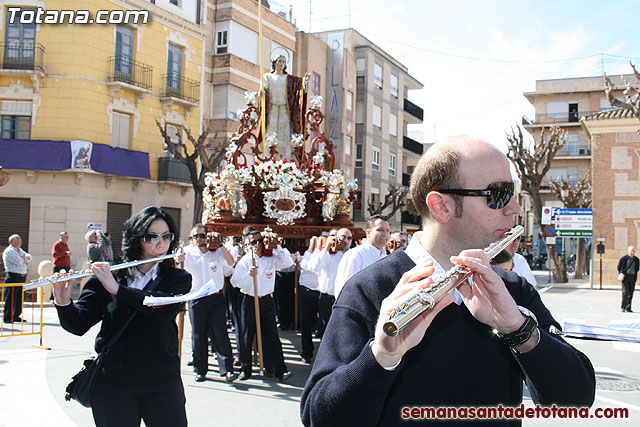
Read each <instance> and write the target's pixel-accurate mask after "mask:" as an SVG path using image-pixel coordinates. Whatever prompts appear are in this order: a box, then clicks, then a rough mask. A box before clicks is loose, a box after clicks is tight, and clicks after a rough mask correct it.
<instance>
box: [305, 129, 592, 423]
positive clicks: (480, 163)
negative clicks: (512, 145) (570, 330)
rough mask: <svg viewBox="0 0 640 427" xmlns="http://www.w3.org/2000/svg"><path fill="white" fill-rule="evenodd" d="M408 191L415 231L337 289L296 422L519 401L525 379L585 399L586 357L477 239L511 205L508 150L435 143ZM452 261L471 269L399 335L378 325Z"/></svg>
mask: <svg viewBox="0 0 640 427" xmlns="http://www.w3.org/2000/svg"><path fill="white" fill-rule="evenodd" d="M410 191H411V196H412V200H414V203H415V205H416V208H417V209H418V212H419V213H420V215H421V216H422V227H423V230H424V231H423V232H418V233H416V234H414V236H413V238H412V239H411V242H410V244H409V246H408V247H407V248H406V250H404V251H395V252H394V253H393V254H392V255H389V256H388V257H386V258H385V259H383V260H381V261H379V262H376V263H374V264H372V265H370V266H369V267H367V268H365V269H364V270H362V271H360V272H359V273H356V274H355V275H354V276H353V277H352V278H351V279H350V280H349V282H348V283H347V284H346V286H345V287H344V289H343V290H342V292H341V293H340V295H339V296H338V299H337V301H336V304H335V305H334V307H333V313H332V315H331V320H330V322H329V325H328V327H327V330H326V332H325V335H324V338H323V340H322V342H321V344H320V348H319V349H318V354H317V356H316V360H315V362H314V365H313V369H312V372H311V375H310V376H309V378H308V380H307V383H306V385H305V388H304V391H303V394H302V398H301V416H302V421H303V423H304V425H333V424H335V423H336V422H339V423H340V424H342V425H385V426H386V425H400V424H403V421H404V418H403V416H406V415H407V411H406V410H403V408H411V407H414V406H418V407H425V406H429V407H434V408H438V407H479V406H482V407H485V406H492V407H495V406H498V405H504V406H508V407H517V406H519V405H520V403H521V402H522V390H523V384H522V381H523V379H524V380H525V381H526V383H527V387H528V390H529V394H530V396H531V398H532V399H533V401H534V402H535V403H537V404H541V405H552V404H556V405H560V406H577V407H585V406H590V405H591V404H593V401H594V398H595V374H594V370H593V366H592V365H591V362H590V361H589V359H588V358H587V357H586V356H585V355H584V354H582V353H581V352H579V351H578V350H576V349H575V348H573V347H572V346H571V345H569V344H568V343H566V342H565V341H564V340H563V339H562V338H561V337H560V336H559V335H558V334H557V333H556V332H557V329H560V324H558V322H557V321H556V320H555V319H554V318H553V317H552V316H551V313H550V312H549V310H548V309H547V308H546V307H545V306H544V304H543V303H542V300H541V298H540V295H539V294H538V293H537V291H536V290H535V288H534V287H533V286H532V285H531V284H529V283H528V282H527V281H526V280H524V279H522V278H521V277H520V276H518V275H517V274H515V273H512V272H504V271H502V270H500V269H494V268H492V267H491V266H490V264H489V260H488V258H487V256H486V254H485V253H484V251H483V250H482V248H485V247H487V246H488V245H489V244H491V243H492V242H496V241H498V240H501V239H502V238H503V237H504V236H505V234H506V233H507V232H508V231H509V230H510V229H511V228H512V227H513V220H514V216H515V215H516V214H517V213H518V212H519V210H520V208H519V206H518V203H517V201H516V199H515V198H514V197H513V193H514V183H513V181H512V178H511V172H510V167H509V161H508V160H507V158H506V156H505V155H504V154H503V153H502V152H501V151H500V150H498V149H497V148H496V147H494V146H493V145H491V144H489V143H487V142H484V141H481V140H478V139H475V138H470V137H455V138H450V139H448V140H445V141H442V142H439V143H436V144H434V145H433V146H432V147H431V148H430V149H429V150H428V151H426V153H425V154H424V155H423V156H422V157H421V159H420V161H419V162H418V165H417V166H416V168H415V170H414V172H413V175H412V177H411V187H410ZM470 248H471V249H470ZM457 265H464V266H466V267H467V268H469V269H470V270H471V272H472V273H473V276H472V277H471V278H470V280H463V281H461V282H460V283H459V284H458V286H457V288H456V289H454V290H453V291H452V292H450V293H448V294H446V295H445V296H444V297H443V298H442V299H440V300H439V301H438V302H437V303H436V304H435V307H434V308H433V309H431V310H429V311H427V312H425V313H423V314H422V315H421V316H420V317H419V318H417V319H416V321H414V322H412V323H409V324H408V325H407V326H406V327H405V328H404V329H402V330H400V331H399V332H398V333H397V335H395V336H388V335H387V334H386V333H385V332H384V328H383V327H384V325H385V323H387V322H388V321H389V319H390V317H391V313H392V312H393V311H394V309H395V308H396V307H398V306H403V304H404V303H405V301H406V300H407V297H408V296H409V295H412V294H413V293H415V292H417V291H419V290H421V289H428V288H429V287H430V286H431V285H432V280H433V278H434V277H438V276H439V275H440V274H444V273H445V272H447V271H449V270H450V269H451V268H453V267H454V266H457ZM394 320H395V318H394ZM556 328H557V329H556ZM494 330H495V331H497V333H494ZM495 422H498V421H497V420H496V421H495Z"/></svg>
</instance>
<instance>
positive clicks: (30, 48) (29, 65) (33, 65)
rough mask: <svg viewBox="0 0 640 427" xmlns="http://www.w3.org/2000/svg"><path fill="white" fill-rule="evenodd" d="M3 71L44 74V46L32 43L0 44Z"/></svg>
mask: <svg viewBox="0 0 640 427" xmlns="http://www.w3.org/2000/svg"><path fill="white" fill-rule="evenodd" d="M0 47H1V48H2V52H3V55H2V66H1V67H0V68H2V69H3V70H32V71H40V72H42V73H44V46H43V45H42V44H40V43H32V42H25V41H23V42H9V43H0Z"/></svg>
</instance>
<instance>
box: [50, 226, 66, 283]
mask: <svg viewBox="0 0 640 427" xmlns="http://www.w3.org/2000/svg"><path fill="white" fill-rule="evenodd" d="M68 243H69V233H67V232H66V231H61V232H60V238H59V239H58V240H57V241H56V242H55V243H54V244H53V246H51V258H52V259H53V272H54V273H57V272H59V271H60V270H64V271H66V272H68V271H69V270H70V269H71V250H69V244H68Z"/></svg>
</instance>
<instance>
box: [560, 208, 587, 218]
mask: <svg viewBox="0 0 640 427" xmlns="http://www.w3.org/2000/svg"><path fill="white" fill-rule="evenodd" d="M553 213H554V215H556V216H557V215H593V209H567V208H557V209H555V210H554V212H553Z"/></svg>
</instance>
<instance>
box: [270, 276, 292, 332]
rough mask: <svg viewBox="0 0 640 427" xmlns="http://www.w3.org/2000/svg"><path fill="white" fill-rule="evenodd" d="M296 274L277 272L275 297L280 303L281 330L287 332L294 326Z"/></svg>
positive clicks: (279, 318)
mask: <svg viewBox="0 0 640 427" xmlns="http://www.w3.org/2000/svg"><path fill="white" fill-rule="evenodd" d="M294 287H295V272H293V271H290V272H286V273H283V272H281V271H276V284H275V295H276V298H277V303H278V320H279V321H280V329H282V330H283V331H286V330H287V329H290V328H292V327H293V325H294V320H295V319H294Z"/></svg>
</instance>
